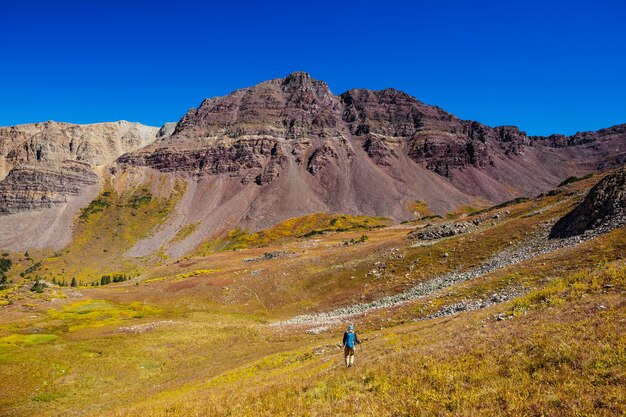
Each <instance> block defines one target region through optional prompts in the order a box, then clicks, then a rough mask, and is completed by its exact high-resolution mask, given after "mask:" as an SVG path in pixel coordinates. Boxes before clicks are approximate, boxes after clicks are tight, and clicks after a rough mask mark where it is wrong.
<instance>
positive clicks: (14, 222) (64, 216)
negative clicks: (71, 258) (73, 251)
mask: <svg viewBox="0 0 626 417" xmlns="http://www.w3.org/2000/svg"><path fill="white" fill-rule="evenodd" d="M159 132H160V131H159V129H158V128H154V127H149V126H144V125H142V124H139V123H129V122H125V121H120V122H117V123H98V124H91V125H75V124H70V123H58V122H52V121H49V122H44V123H36V124H26V125H19V126H12V127H2V128H0V180H1V181H0V225H1V227H2V230H3V233H2V238H0V246H2V247H6V248H20V249H27V248H30V247H46V246H52V247H62V246H64V245H65V244H67V243H68V242H69V241H70V240H71V225H72V223H73V221H74V216H75V214H76V213H77V212H78V210H79V208H80V207H83V206H86V205H87V204H89V202H90V201H91V200H92V199H93V198H94V197H95V196H96V195H97V194H98V193H99V192H100V189H101V188H102V184H103V181H104V179H105V176H103V175H102V171H103V170H102V167H104V166H106V165H108V164H110V163H112V162H113V161H115V159H116V158H118V157H119V156H120V155H121V154H123V153H126V152H129V151H132V150H135V149H137V148H141V147H144V146H146V145H147V144H149V143H151V142H152V141H154V140H156V139H157V136H158V134H159Z"/></svg>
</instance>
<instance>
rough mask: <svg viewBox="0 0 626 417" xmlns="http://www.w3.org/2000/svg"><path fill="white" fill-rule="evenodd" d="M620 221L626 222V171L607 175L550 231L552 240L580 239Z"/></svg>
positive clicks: (622, 170)
mask: <svg viewBox="0 0 626 417" xmlns="http://www.w3.org/2000/svg"><path fill="white" fill-rule="evenodd" d="M617 218H621V219H626V169H624V168H622V169H620V170H618V171H616V172H614V173H611V174H609V175H607V176H606V177H605V178H603V179H602V181H600V182H599V183H598V184H596V185H595V186H594V187H593V188H592V189H591V190H590V191H589V193H588V194H587V196H586V197H585V198H584V200H583V201H582V202H581V203H580V204H579V205H577V206H576V207H575V208H574V210H572V211H571V212H569V213H568V214H567V215H565V216H564V217H563V218H562V219H560V220H559V221H558V222H557V223H556V224H555V225H554V227H553V228H552V230H551V231H550V237H551V238H565V237H570V236H576V235H581V234H583V233H584V232H586V231H587V230H590V229H594V228H597V227H600V226H602V225H603V224H605V223H607V222H609V221H612V220H615V219H617Z"/></svg>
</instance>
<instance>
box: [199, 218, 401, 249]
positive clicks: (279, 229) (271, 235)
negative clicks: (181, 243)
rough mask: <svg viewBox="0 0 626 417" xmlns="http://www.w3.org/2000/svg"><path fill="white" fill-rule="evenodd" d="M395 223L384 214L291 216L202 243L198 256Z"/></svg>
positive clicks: (237, 230) (237, 229) (235, 231)
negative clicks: (261, 228) (376, 215)
mask: <svg viewBox="0 0 626 417" xmlns="http://www.w3.org/2000/svg"><path fill="white" fill-rule="evenodd" d="M391 223H392V221H391V220H390V219H386V218H383V217H370V216H356V215H350V214H346V215H331V214H327V213H314V214H310V215H306V216H301V217H293V218H291V219H287V220H285V221H283V222H281V223H279V224H277V225H275V226H273V227H270V228H269V229H266V230H261V231H258V232H252V233H251V232H249V231H247V230H244V229H240V228H235V229H233V230H231V231H230V232H228V234H227V235H226V236H225V237H224V238H221V239H218V240H216V241H210V242H207V243H205V244H203V245H201V247H200V249H199V250H198V251H197V253H196V255H199V256H203V255H207V254H210V253H212V252H216V251H222V250H238V249H246V248H254V247H262V246H267V245H269V244H270V243H278V242H284V241H288V240H293V239H295V238H299V237H311V236H315V235H321V234H324V233H327V232H338V231H347V230H367V229H372V228H378V227H383V226H388V225H390V224H391Z"/></svg>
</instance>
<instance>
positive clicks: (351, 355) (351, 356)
mask: <svg viewBox="0 0 626 417" xmlns="http://www.w3.org/2000/svg"><path fill="white" fill-rule="evenodd" d="M352 365H354V350H353V351H352V352H351V353H350V366H352Z"/></svg>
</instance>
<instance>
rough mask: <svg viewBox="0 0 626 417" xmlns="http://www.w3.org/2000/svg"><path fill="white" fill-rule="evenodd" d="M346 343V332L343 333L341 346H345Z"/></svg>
mask: <svg viewBox="0 0 626 417" xmlns="http://www.w3.org/2000/svg"><path fill="white" fill-rule="evenodd" d="M346 343H348V333H344V334H343V341H342V342H341V344H342V345H343V347H346Z"/></svg>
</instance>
